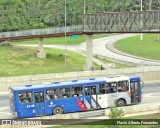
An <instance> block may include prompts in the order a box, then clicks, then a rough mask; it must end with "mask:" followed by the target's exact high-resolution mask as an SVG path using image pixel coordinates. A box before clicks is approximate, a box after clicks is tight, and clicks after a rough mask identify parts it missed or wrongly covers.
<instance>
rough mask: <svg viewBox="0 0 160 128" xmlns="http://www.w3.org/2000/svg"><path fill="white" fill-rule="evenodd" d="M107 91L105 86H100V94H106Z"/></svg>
mask: <svg viewBox="0 0 160 128" xmlns="http://www.w3.org/2000/svg"><path fill="white" fill-rule="evenodd" d="M105 93H106V89H105V84H100V85H99V94H105Z"/></svg>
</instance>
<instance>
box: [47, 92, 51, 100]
mask: <svg viewBox="0 0 160 128" xmlns="http://www.w3.org/2000/svg"><path fill="white" fill-rule="evenodd" d="M46 99H47V100H50V99H51V98H50V96H49V94H48V92H46Z"/></svg>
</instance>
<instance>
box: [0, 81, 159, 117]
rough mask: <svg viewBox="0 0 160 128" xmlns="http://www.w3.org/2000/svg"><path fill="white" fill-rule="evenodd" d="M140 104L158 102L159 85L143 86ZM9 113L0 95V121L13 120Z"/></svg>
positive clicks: (2, 95) (4, 95)
mask: <svg viewBox="0 0 160 128" xmlns="http://www.w3.org/2000/svg"><path fill="white" fill-rule="evenodd" d="M142 93H143V99H142V103H153V102H160V83H150V84H145V85H144V88H143V89H142ZM13 118H14V116H13V115H12V114H10V112H9V100H8V94H0V119H13Z"/></svg>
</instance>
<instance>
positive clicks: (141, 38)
mask: <svg viewBox="0 0 160 128" xmlns="http://www.w3.org/2000/svg"><path fill="white" fill-rule="evenodd" d="M142 9H143V5H142V0H141V30H142V27H143V23H142V17H143V15H142V11H143V10H142ZM140 40H141V41H142V40H143V34H142V33H141V37H140Z"/></svg>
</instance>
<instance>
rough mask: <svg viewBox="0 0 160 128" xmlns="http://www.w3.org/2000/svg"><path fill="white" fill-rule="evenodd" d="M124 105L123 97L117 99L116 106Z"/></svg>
mask: <svg viewBox="0 0 160 128" xmlns="http://www.w3.org/2000/svg"><path fill="white" fill-rule="evenodd" d="M125 105H126V103H125V101H124V100H123V99H119V100H117V107H123V106H125Z"/></svg>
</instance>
